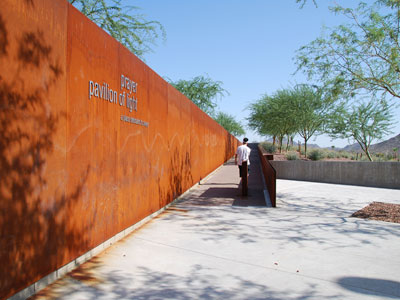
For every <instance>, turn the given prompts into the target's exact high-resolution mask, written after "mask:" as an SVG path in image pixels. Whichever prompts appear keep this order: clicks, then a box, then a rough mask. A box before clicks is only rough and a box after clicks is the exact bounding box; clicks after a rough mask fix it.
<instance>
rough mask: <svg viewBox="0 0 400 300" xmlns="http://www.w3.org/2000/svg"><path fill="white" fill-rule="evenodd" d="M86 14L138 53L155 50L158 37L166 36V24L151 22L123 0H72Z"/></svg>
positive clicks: (163, 37)
mask: <svg viewBox="0 0 400 300" xmlns="http://www.w3.org/2000/svg"><path fill="white" fill-rule="evenodd" d="M68 1H69V2H70V3H71V4H72V5H74V6H75V7H76V8H78V9H79V10H80V11H81V12H82V13H83V14H84V15H85V16H87V17H88V18H89V19H91V20H92V21H93V22H95V23H96V24H97V25H98V26H100V27H101V28H103V29H104V30H105V31H107V32H108V33H109V34H110V35H111V36H112V37H114V38H115V39H117V40H118V41H119V42H121V43H122V44H123V45H125V46H126V47H127V48H128V49H129V50H131V51H132V52H133V53H134V54H135V55H137V56H139V57H141V58H143V55H144V54H145V53H147V52H151V51H152V46H154V45H155V41H156V40H158V39H160V38H161V39H165V36H166V34H165V30H164V27H163V26H162V25H161V24H160V23H159V22H157V21H147V20H146V19H145V17H144V16H143V15H142V14H138V13H137V11H138V10H139V8H138V7H135V6H128V5H123V1H122V0H68Z"/></svg>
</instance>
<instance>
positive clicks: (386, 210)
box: [351, 202, 400, 223]
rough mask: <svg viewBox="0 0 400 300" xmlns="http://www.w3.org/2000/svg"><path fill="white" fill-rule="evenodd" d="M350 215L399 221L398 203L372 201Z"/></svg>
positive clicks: (393, 221)
mask: <svg viewBox="0 0 400 300" xmlns="http://www.w3.org/2000/svg"><path fill="white" fill-rule="evenodd" d="M351 216H352V217H356V218H363V219H371V220H379V221H385V222H392V223H400V204H391V203H383V202H372V203H371V204H370V205H368V206H366V207H364V208H363V209H361V210H359V211H357V212H355V213H353V214H352V215H351Z"/></svg>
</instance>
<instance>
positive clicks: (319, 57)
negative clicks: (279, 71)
mask: <svg viewBox="0 0 400 300" xmlns="http://www.w3.org/2000/svg"><path fill="white" fill-rule="evenodd" d="M298 2H299V1H298ZM399 6H400V1H397V0H377V1H375V3H374V4H373V5H367V4H365V3H363V2H361V3H360V4H359V5H358V7H357V8H356V9H350V8H344V7H342V6H340V5H336V6H334V7H332V8H331V10H332V12H333V13H335V14H342V15H344V16H346V17H347V18H348V20H349V24H345V25H340V26H338V27H336V28H333V29H326V31H327V32H328V34H327V35H322V36H321V37H319V38H317V39H316V40H314V41H312V42H311V43H309V44H308V45H305V46H303V47H301V48H300V49H299V50H298V51H297V59H296V61H297V67H298V70H302V71H304V72H305V73H306V74H307V75H308V76H309V79H314V80H316V81H317V82H321V83H323V85H324V86H325V88H326V89H329V90H330V91H331V92H332V94H333V95H336V96H337V95H339V96H342V97H348V96H355V95H356V94H362V93H364V92H367V93H368V94H370V96H385V95H387V94H389V95H391V96H393V97H395V98H400V60H399V54H400V44H399V34H400V26H399V24H400V7H399Z"/></svg>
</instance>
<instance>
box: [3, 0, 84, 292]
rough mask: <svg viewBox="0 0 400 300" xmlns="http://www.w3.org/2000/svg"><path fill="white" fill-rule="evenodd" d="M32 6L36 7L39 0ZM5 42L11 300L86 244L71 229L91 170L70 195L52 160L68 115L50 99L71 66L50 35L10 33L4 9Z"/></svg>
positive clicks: (6, 284) (6, 242) (6, 280)
mask: <svg viewBox="0 0 400 300" xmlns="http://www.w3.org/2000/svg"><path fill="white" fill-rule="evenodd" d="M25 3H26V5H29V8H30V9H32V8H33V7H34V5H33V1H28V0H26V1H25ZM0 45H1V46H0V61H2V62H6V63H7V64H8V65H9V64H11V65H12V66H13V67H15V66H16V68H11V69H12V70H15V72H13V73H12V74H10V73H11V72H10V73H7V74H5V75H0V124H1V130H0V172H1V173H0V245H1V248H0V263H1V266H2V269H3V270H7V272H2V274H1V275H0V298H7V297H9V296H11V295H13V294H15V293H16V292H18V291H19V290H21V289H23V288H25V287H27V286H28V285H30V284H32V283H33V282H35V281H37V280H38V279H40V278H42V277H44V276H45V275H47V274H49V273H51V272H52V271H54V270H56V269H57V268H59V267H61V265H60V264H61V263H62V261H63V259H65V252H64V251H66V250H69V251H75V252H76V249H80V248H81V247H82V245H83V244H85V243H86V241H85V238H84V237H83V235H82V234H81V232H78V231H76V230H75V229H71V224H68V220H69V219H70V216H69V215H68V213H67V212H68V211H70V208H71V207H73V206H74V205H75V204H76V202H77V201H78V199H79V198H80V195H81V192H82V188H83V187H84V185H85V183H86V181H87V178H88V175H89V172H90V168H89V166H88V167H87V169H86V171H85V172H84V174H81V181H80V184H79V185H77V186H75V187H74V188H73V189H71V190H70V191H69V193H68V194H67V192H66V188H65V181H66V178H65V170H63V172H61V173H62V174H61V175H60V174H59V173H57V176H58V175H59V176H60V177H62V178H57V179H56V178H55V177H57V176H56V175H55V174H53V173H51V172H52V168H53V167H54V166H53V165H52V164H51V162H50V161H49V157H51V156H52V155H54V152H55V144H54V138H55V136H56V134H57V132H58V131H59V129H60V126H59V125H60V121H61V120H62V119H65V118H66V115H65V112H59V111H55V110H54V109H53V108H52V107H51V105H50V102H49V98H50V93H51V92H53V91H55V90H57V89H58V88H59V85H60V84H61V83H62V82H61V76H62V75H63V74H64V72H65V71H64V70H63V68H62V66H61V65H60V64H59V63H58V62H57V57H56V55H54V54H53V51H52V47H51V45H50V44H49V43H48V42H46V40H45V37H44V34H43V32H41V31H40V30H36V31H35V30H32V31H26V32H19V33H17V34H15V36H10V34H9V32H8V31H7V23H6V22H5V21H4V18H3V16H2V15H1V13H0ZM15 54H16V55H15ZM6 70H7V69H6ZM3 72H4V70H3ZM32 79H34V80H32ZM35 80H36V82H35ZM59 156H60V155H59ZM63 159H65V158H63ZM53 161H54V158H53ZM64 168H65V163H64ZM49 174H50V175H49ZM50 176H51V178H52V179H51V182H49V181H48V178H49V177H50ZM57 185H58V186H57ZM86 226H87V227H86V229H87V228H89V227H90V226H91V224H87V225H86Z"/></svg>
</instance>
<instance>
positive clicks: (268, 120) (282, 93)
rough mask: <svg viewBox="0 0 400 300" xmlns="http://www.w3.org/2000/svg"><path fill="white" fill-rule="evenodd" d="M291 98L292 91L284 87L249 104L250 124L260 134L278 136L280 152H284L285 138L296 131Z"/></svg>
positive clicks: (248, 119)
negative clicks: (283, 143)
mask: <svg viewBox="0 0 400 300" xmlns="http://www.w3.org/2000/svg"><path fill="white" fill-rule="evenodd" d="M289 99H290V91H289V90H285V89H282V90H278V91H277V92H275V94H273V95H272V96H268V95H264V96H262V97H261V98H260V99H259V100H257V101H256V102H255V103H252V104H250V106H249V110H250V114H249V117H248V118H247V121H248V126H249V127H250V128H251V129H253V130H255V131H256V132H258V133H259V134H260V135H264V136H276V137H278V141H279V152H282V142H283V138H284V137H285V136H287V137H288V139H289V138H290V136H292V135H293V134H294V133H295V132H296V126H295V118H294V116H293V115H292V112H293V110H291V109H290V102H289Z"/></svg>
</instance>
